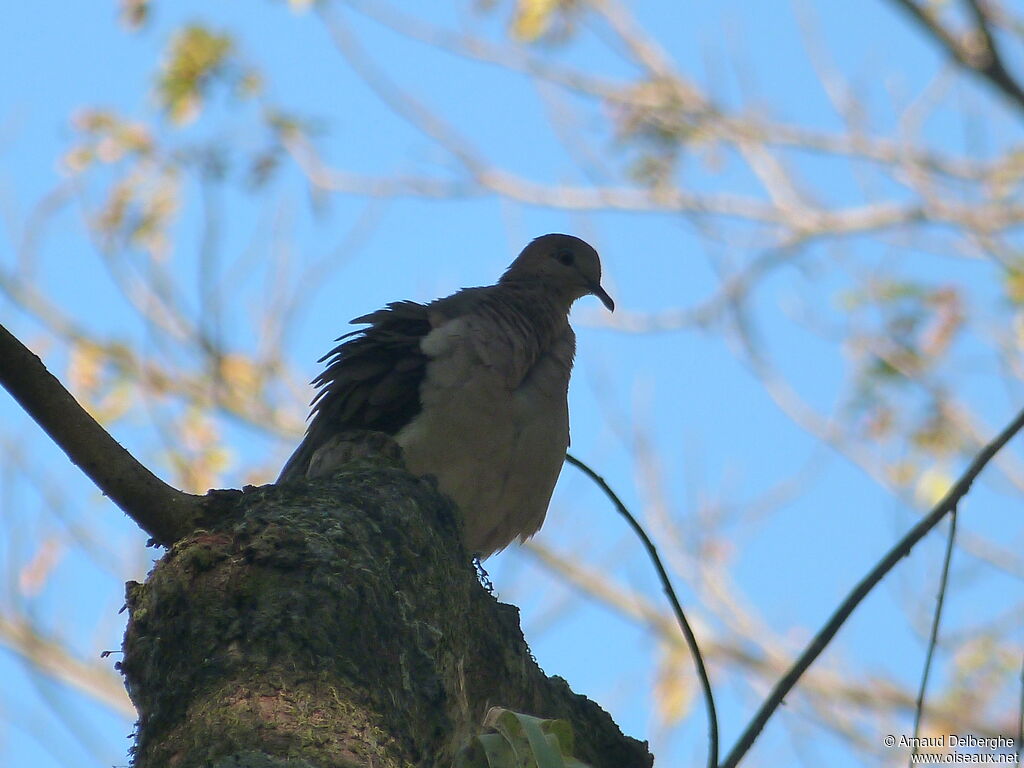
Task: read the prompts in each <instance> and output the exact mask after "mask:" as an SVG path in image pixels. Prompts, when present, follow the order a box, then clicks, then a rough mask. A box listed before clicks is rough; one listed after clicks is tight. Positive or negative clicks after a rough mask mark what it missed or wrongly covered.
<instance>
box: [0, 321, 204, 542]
mask: <svg viewBox="0 0 1024 768" xmlns="http://www.w3.org/2000/svg"><path fill="white" fill-rule="evenodd" d="M0 383H2V384H3V386H4V387H5V388H6V389H7V391H8V392H10V393H11V395H12V396H13V397H14V399H15V400H17V401H18V402H19V403H20V404H21V407H22V408H24V409H25V410H26V411H27V412H28V414H29V415H30V416H31V417H32V418H33V419H35V421H36V423H37V424H39V426H41V427H42V428H43V430H44V431H45V432H46V434H48V435H49V436H50V437H51V438H52V439H53V441H54V442H55V443H57V445H59V446H60V447H61V448H62V449H63V450H64V452H65V453H66V454H67V455H68V458H70V459H71V461H72V462H73V463H74V464H76V465H77V466H78V467H79V468H80V469H81V470H82V471H83V472H85V474H86V475H87V476H88V477H89V479H91V480H92V481H93V482H94V483H96V485H98V486H99V488H100V490H102V491H103V493H104V494H106V495H107V496H109V497H110V499H111V500H112V501H113V502H114V503H115V504H117V505H118V506H119V507H120V508H121V509H122V510H123V511H124V512H125V513H126V514H127V515H128V516H129V517H131V518H132V520H134V521H135V522H136V523H138V525H139V527H140V528H142V529H143V530H144V531H145V532H146V533H148V534H149V535H150V536H152V537H153V540H154V541H155V542H156V543H157V544H163V545H169V544H172V543H173V542H175V541H177V540H178V539H179V538H181V537H182V536H183V535H185V534H186V533H188V532H190V531H191V530H192V529H193V528H194V525H193V523H194V522H195V521H196V520H197V519H198V518H199V516H200V515H201V513H202V511H203V509H204V499H203V497H202V496H193V495H192V494H188V493H182V492H181V491H179V490H177V489H176V488H172V487H171V486H169V485H167V483H165V482H164V481H163V480H161V479H160V478H158V477H157V476H156V475H154V474H153V473H152V472H150V471H149V470H148V469H146V467H144V466H142V464H140V463H139V462H138V460H137V459H136V458H135V457H134V456H132V455H131V454H130V453H128V451H126V450H125V449H124V448H123V447H122V446H121V445H120V444H119V443H118V442H117V441H116V440H114V438H112V437H111V436H110V434H109V433H108V432H107V431H106V430H105V429H103V427H101V426H100V425H99V424H98V423H97V422H96V420H95V419H94V418H92V416H90V415H89V414H88V413H86V411H85V409H84V408H82V406H80V405H79V404H78V402H77V401H76V400H75V398H74V397H72V396H71V393H70V392H68V391H67V390H66V389H65V388H64V386H63V385H62V384H61V383H60V382H59V381H57V379H56V378H55V377H54V376H53V374H51V373H50V372H49V371H48V370H46V366H45V365H43V362H42V361H41V360H40V359H39V358H38V357H36V356H35V355H34V354H32V352H31V351H30V350H29V349H28V348H27V347H26V346H25V345H24V344H22V343H21V342H20V341H18V339H16V338H15V337H14V336H13V335H12V334H11V333H10V332H9V331H8V330H7V329H6V328H4V327H3V326H0Z"/></svg>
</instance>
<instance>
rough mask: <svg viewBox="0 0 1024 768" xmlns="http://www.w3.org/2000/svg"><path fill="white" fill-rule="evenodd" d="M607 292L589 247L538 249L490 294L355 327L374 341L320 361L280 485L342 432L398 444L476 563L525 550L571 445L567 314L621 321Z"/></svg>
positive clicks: (576, 242) (360, 339)
mask: <svg viewBox="0 0 1024 768" xmlns="http://www.w3.org/2000/svg"><path fill="white" fill-rule="evenodd" d="M600 281H601V264H600V261H599V259H598V255H597V252H596V251H594V249H593V248H591V247H590V246H589V245H588V244H587V243H585V242H584V241H583V240H580V239H579V238H577V237H573V236H571V235H559V234H553V235H544V236H543V237H539V238H537V239H536V240H534V241H532V242H531V243H530V244H529V245H527V247H526V248H525V249H524V250H523V251H522V253H520V254H519V256H518V257H517V258H516V260H515V261H514V262H512V264H511V265H510V266H509V268H508V270H507V271H506V272H505V274H504V275H502V277H501V279H500V280H499V281H498V283H497V284H496V285H493V286H488V287H484V288H466V289H463V290H461V291H459V292H458V293H455V294H453V295H451V296H449V297H447V298H444V299H438V300H436V301H433V302H431V303H429V304H418V303H416V302H411V301H400V302H394V303H391V304H388V305H387V307H386V308H384V309H381V310H378V311H376V312H372V313H370V314H368V315H363V316H362V317H358V318H356V319H355V320H353V321H352V322H353V323H367V324H368V327H367V328H364V329H361V330H358V331H353V332H352V333H349V334H346V335H345V336H342V337H341V338H340V339H339V341H341V342H342V343H341V344H339V345H338V346H337V347H335V348H334V349H333V350H331V352H330V353H328V354H327V355H326V356H325V357H324V358H321V362H322V361H323V360H327V361H328V366H327V368H326V370H324V372H323V373H321V374H320V376H318V377H317V378H316V379H315V380H314V382H313V383H314V384H315V385H316V386H317V387H318V388H319V392H318V393H317V395H316V397H315V398H314V400H313V408H312V421H311V422H310V425H309V429H308V430H307V432H306V437H305V439H304V440H303V441H302V443H301V444H300V445H299V447H298V448H297V449H296V451H295V453H294V454H293V455H292V457H291V458H290V459H289V460H288V462H287V463H286V464H285V466H284V469H283V470H282V471H281V476H280V477H279V478H278V482H283V481H287V480H290V479H294V478H301V477H305V476H306V473H307V470H308V469H309V465H310V461H311V459H312V458H313V455H314V453H315V452H316V451H317V449H318V448H320V447H321V446H323V445H324V444H325V443H326V442H327V441H328V440H330V439H331V438H332V437H333V436H334V435H336V434H338V433H339V432H342V431H345V430H352V429H369V430H377V431H380V432H385V433H387V434H389V435H391V436H393V437H394V439H395V441H396V442H397V443H398V444H399V445H400V446H401V447H402V449H403V452H404V454H405V460H406V465H407V466H408V467H409V470H410V471H411V472H413V473H415V474H420V475H426V474H430V475H435V476H436V477H437V479H438V483H439V486H440V488H441V490H443V491H444V492H446V493H447V494H448V495H450V496H451V497H452V498H453V499H454V501H455V502H456V504H457V505H458V507H459V509H460V510H461V512H462V515H463V518H464V530H465V540H466V547H467V549H469V551H470V552H472V553H474V554H478V555H480V556H481V557H487V556H488V555H490V554H492V553H493V552H495V551H497V550H500V549H503V548H504V547H506V546H507V545H508V544H509V543H510V542H511V541H512V540H514V539H515V538H519V539H520V540H523V539H525V538H527V537H529V536H531V535H532V534H533V533H535V532H536V531H537V529H539V528H540V526H541V523H542V522H543V521H544V516H545V514H546V512H547V507H548V503H549V502H550V499H551V493H552V491H553V490H554V486H555V481H556V480H557V479H558V474H559V472H560V470H561V466H562V462H563V461H564V459H565V451H566V448H567V447H568V445H569V415H568V405H567V399H566V396H567V392H568V386H569V375H570V373H571V371H572V361H573V355H574V353H575V336H574V334H573V332H572V328H570V327H569V323H568V313H569V308H570V307H571V306H572V304H573V302H574V301H575V300H576V299H578V298H580V297H581V296H585V295H587V294H593V295H596V296H598V297H599V298H600V299H601V301H602V302H604V304H605V306H607V307H608V309H613V308H614V304H613V303H612V300H611V298H610V297H609V296H608V294H607V293H606V292H605V291H604V289H603V288H601V284H600Z"/></svg>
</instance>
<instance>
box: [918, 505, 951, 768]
mask: <svg viewBox="0 0 1024 768" xmlns="http://www.w3.org/2000/svg"><path fill="white" fill-rule="evenodd" d="M955 542H956V508H955V507H954V508H953V512H952V514H950V516H949V535H948V536H947V537H946V554H945V557H944V558H943V560H942V575H941V576H940V577H939V594H938V596H937V597H936V598H935V613H934V614H933V615H932V629H931V633H930V634H929V635H928V653H926V654H925V657H924V671H923V672H922V673H921V687H920V688H919V689H918V691H917V701H916V702H915V704H914V738H913V743H914V746H913V749H912V750H911V752H910V765H914V764H915V763H916V762H917V761H916V760H915V759H914V758H915V757H916V756H917V735H918V733H920V730H921V717H922V715H923V713H924V697H925V694H926V693H927V691H928V677H929V675H930V674H931V671H932V658H933V657H934V655H935V646H937V645H938V643H939V622H940V621H941V620H942V606H943V605H944V604H945V602H946V586H947V585H948V584H949V564H950V562H952V560H953V544H954V543H955Z"/></svg>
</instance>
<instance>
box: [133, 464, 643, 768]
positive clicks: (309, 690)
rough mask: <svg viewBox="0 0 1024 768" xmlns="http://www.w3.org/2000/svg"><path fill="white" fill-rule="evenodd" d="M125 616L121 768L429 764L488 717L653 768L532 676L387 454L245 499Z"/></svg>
mask: <svg viewBox="0 0 1024 768" xmlns="http://www.w3.org/2000/svg"><path fill="white" fill-rule="evenodd" d="M127 603H128V609H129V611H130V620H129V624H128V630H127V633H126V636H125V642H124V659H123V661H122V663H121V665H120V666H121V669H122V671H123V673H124V675H125V679H126V684H127V687H128V691H129V693H130V695H131V697H132V700H133V701H134V702H135V705H136V707H137V708H138V711H139V722H138V727H137V733H136V744H135V747H134V766H135V768H157V767H159V768H165V767H166V768H176V767H180V768H191V767H192V766H215V767H217V768H220V767H221V766H224V767H226V766H251V767H252V768H257V767H258V766H268V767H270V766H279V767H280V768H284V767H285V766H288V768H303V767H306V766H308V767H310V768H327V767H328V766H330V767H332V768H333V767H335V766H338V767H343V766H360V767H363V766H374V767H375V768H389V767H391V766H393V767H394V768H398V767H399V766H447V765H450V764H451V759H452V756H453V754H454V752H455V751H456V750H457V749H458V747H459V745H460V744H462V743H463V742H464V740H466V739H467V738H469V737H470V736H472V735H473V734H475V733H477V732H478V731H479V728H480V723H481V721H482V720H483V716H484V714H485V713H486V711H487V709H488V708H489V707H491V706H502V707H505V708H507V709H512V710H515V711H519V712H525V713H527V714H532V715H538V716H542V717H561V718H566V719H568V720H569V721H570V722H571V723H572V726H573V729H574V731H575V735H576V743H577V749H576V751H577V757H579V758H580V759H582V760H584V761H586V762H588V763H590V764H592V765H593V766H595V767H596V768H605V767H607V768H632V767H633V766H636V767H637V768H640V767H641V766H649V765H651V763H652V758H651V757H650V755H649V753H648V751H647V748H646V744H642V743H640V742H637V741H635V740H633V739H630V738H628V737H625V736H623V735H622V733H621V732H620V731H619V729H618V727H617V726H616V725H615V724H614V723H613V722H612V720H611V718H610V717H609V716H608V715H607V713H605V712H604V711H603V710H601V709H600V707H598V706H597V705H596V704H594V703H593V702H591V701H589V700H588V699H586V698H584V697H582V696H578V695H576V694H574V693H573V692H572V691H571V690H570V689H569V687H568V685H567V684H566V683H565V681H564V680H562V679H560V678H557V677H550V678H549V677H546V676H545V675H544V673H543V672H542V671H541V670H540V669H539V667H538V666H537V664H536V662H535V661H534V660H533V658H532V656H531V655H530V652H529V649H528V648H527V646H526V643H525V641H524V640H523V636H522V632H521V630H520V628H519V621H518V611H517V609H516V608H514V607H512V606H509V605H503V604H501V603H499V602H497V600H495V599H494V597H493V596H491V595H490V594H488V593H487V591H486V590H485V589H483V588H482V587H481V586H480V584H479V583H478V581H477V579H476V576H475V573H474V570H473V568H472V566H471V565H470V560H469V557H468V556H467V554H466V552H465V551H464V550H463V548H462V547H461V545H460V543H459V536H458V522H457V519H456V512H455V510H454V508H453V507H452V506H451V504H450V502H448V501H447V500H446V499H445V498H444V497H442V496H441V495H440V494H439V493H438V492H437V490H436V489H435V488H434V486H433V485H432V484H431V483H430V482H429V481H427V480H423V479H418V478H415V477H413V476H411V475H409V474H408V473H407V472H406V471H405V470H404V469H403V468H402V466H401V463H400V461H399V460H396V458H395V455H394V454H391V455H390V456H388V455H387V454H386V453H385V454H383V455H377V456H373V455H371V456H369V457H364V458H362V459H359V460H356V461H352V462H349V463H348V464H346V465H345V466H343V467H341V468H340V469H339V471H337V472H336V473H335V474H333V475H331V476H330V477H328V478H324V479H320V480H315V481H309V482H300V483H293V484H290V485H285V486H281V487H278V486H264V487H261V488H247V489H246V490H245V491H244V492H243V493H242V494H241V495H240V496H239V497H238V500H237V504H236V507H235V509H234V511H233V512H232V513H230V514H227V515H225V516H224V517H223V518H221V519H219V520H217V521H215V522H211V523H210V524H209V525H208V526H207V527H206V528H205V529H204V530H200V531H196V532H195V533H194V534H193V535H191V536H189V537H187V538H185V539H183V540H182V541H180V542H178V543H177V544H175V546H174V547H173V548H172V549H171V550H170V551H168V552H167V554H166V555H165V556H164V557H163V558H162V559H161V560H160V561H159V562H158V563H157V565H156V567H155V568H154V569H153V572H152V573H151V574H150V576H149V579H148V580H147V581H146V583H145V584H137V583H130V584H129V585H128V589H127Z"/></svg>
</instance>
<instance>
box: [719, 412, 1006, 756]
mask: <svg viewBox="0 0 1024 768" xmlns="http://www.w3.org/2000/svg"><path fill="white" fill-rule="evenodd" d="M1022 427H1024V410H1022V411H1021V412H1020V413H1018V414H1017V417H1016V418H1015V419H1014V420H1013V421H1012V422H1011V423H1010V424H1009V426H1007V427H1006V429H1004V430H1003V431H1002V432H1000V433H999V435H998V436H997V437H996V438H995V439H994V440H993V441H992V442H990V443H989V444H988V445H986V446H985V447H984V448H983V449H982V451H981V452H980V453H979V454H978V455H977V456H976V457H975V459H974V461H972V462H971V464H970V466H968V467H967V470H966V471H965V472H964V474H963V475H962V476H961V477H960V479H959V480H958V481H957V482H956V484H955V485H954V486H953V487H952V488H950V489H949V491H948V492H947V493H946V495H945V496H944V497H943V499H942V500H941V501H940V502H939V503H938V504H936V505H935V507H934V508H933V509H932V511H931V512H929V513H928V515H927V516H926V517H924V518H922V520H921V521H920V522H919V523H918V524H917V525H915V526H914V527H913V528H911V529H910V531H909V532H908V533H907V534H906V535H905V536H904V537H903V538H902V539H900V541H899V542H898V543H897V544H896V546H894V547H893V548H892V549H891V550H889V552H888V553H887V554H886V555H885V557H883V558H882V560H881V561H880V562H879V563H878V564H877V565H876V566H875V567H874V568H872V569H871V571H870V572H869V573H868V574H867V575H866V576H865V577H864V578H863V579H862V580H861V581H860V583H858V584H857V586H855V587H854V588H853V591H851V592H850V594H849V595H847V597H846V599H845V600H843V602H842V603H841V604H840V606H839V607H838V608H837V609H836V611H835V612H834V613H833V614H832V616H831V617H830V618H829V620H828V621H827V622H826V623H825V626H823V627H822V628H821V630H819V632H818V634H816V635H815V636H814V637H813V638H812V640H811V642H810V643H809V644H808V646H807V648H806V649H805V650H804V652H803V653H802V654H800V657H799V658H798V659H797V660H796V661H795V662H794V663H793V666H792V667H790V669H789V671H788V672H786V674H785V675H783V676H782V679H781V680H779V682H778V683H776V685H775V687H774V688H773V689H772V692H771V694H770V695H769V696H768V698H767V699H765V701H764V703H763V704H762V705H761V708H760V709H759V710H758V711H757V714H756V715H755V716H754V718H753V719H752V720H751V721H750V724H749V725H747V727H746V729H745V730H744V731H743V733H742V734H741V735H740V738H739V739H738V740H737V742H736V746H734V747H733V748H732V751H731V752H730V753H729V754H728V755H727V756H726V758H725V761H724V762H723V763H722V765H721V768H735V766H736V765H737V764H738V763H739V761H740V760H741V759H742V758H743V756H744V755H745V754H746V753H747V751H748V750H749V749H750V747H751V745H752V744H753V743H754V741H755V740H756V739H757V737H758V735H759V734H760V733H761V731H762V730H763V729H764V726H765V724H767V722H768V720H769V719H770V718H771V716H772V714H774V712H775V710H776V709H778V707H779V705H780V704H781V703H782V701H783V699H785V697H786V695H787V694H788V693H789V692H790V691H791V690H792V689H793V686H795V685H796V683H797V681H798V680H799V679H800V677H801V676H802V675H803V673H804V672H806V671H807V668H808V667H810V666H811V664H813V663H814V661H815V659H817V658H818V656H820V655H821V652H822V651H824V650H825V648H826V647H827V646H828V644H829V642H830V641H831V640H832V638H833V637H835V634H836V632H838V631H839V628H840V627H841V626H842V625H843V624H844V623H845V622H846V620H847V619H848V618H849V617H850V614H852V613H853V611H854V609H855V608H856V607H857V606H858V605H860V603H861V601H862V600H863V599H864V598H865V597H867V595H868V593H869V592H871V590H872V589H874V587H875V585H876V584H878V582H880V581H881V580H882V578H883V577H884V576H885V575H886V574H887V573H888V572H889V571H891V570H892V569H893V567H894V566H895V565H896V564H897V563H898V562H899V561H900V560H902V559H903V558H904V557H906V556H907V555H908V554H910V550H911V549H912V548H913V547H914V545H915V544H917V542H918V541H920V540H921V539H922V538H923V537H924V536H925V534H927V533H928V532H929V531H930V530H931V529H932V528H934V527H935V526H936V525H938V523H939V521H940V520H942V518H943V517H945V516H946V515H947V514H949V513H950V512H952V511H953V510H954V509H956V506H957V504H958V503H959V502H960V499H962V498H963V497H964V496H965V495H966V494H967V492H968V491H969V490H970V488H971V485H972V484H973V483H974V480H975V479H976V478H977V477H978V475H979V474H980V473H981V471H982V470H983V469H984V468H985V466H986V465H987V464H988V463H989V461H991V460H992V457H993V456H995V455H996V454H997V453H998V452H999V451H1000V450H1001V449H1002V447H1003V446H1004V445H1006V444H1007V443H1008V442H1009V441H1010V439H1011V438H1012V437H1013V436H1014V435H1016V434H1017V432H1019V431H1020V429H1021V428H1022Z"/></svg>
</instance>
